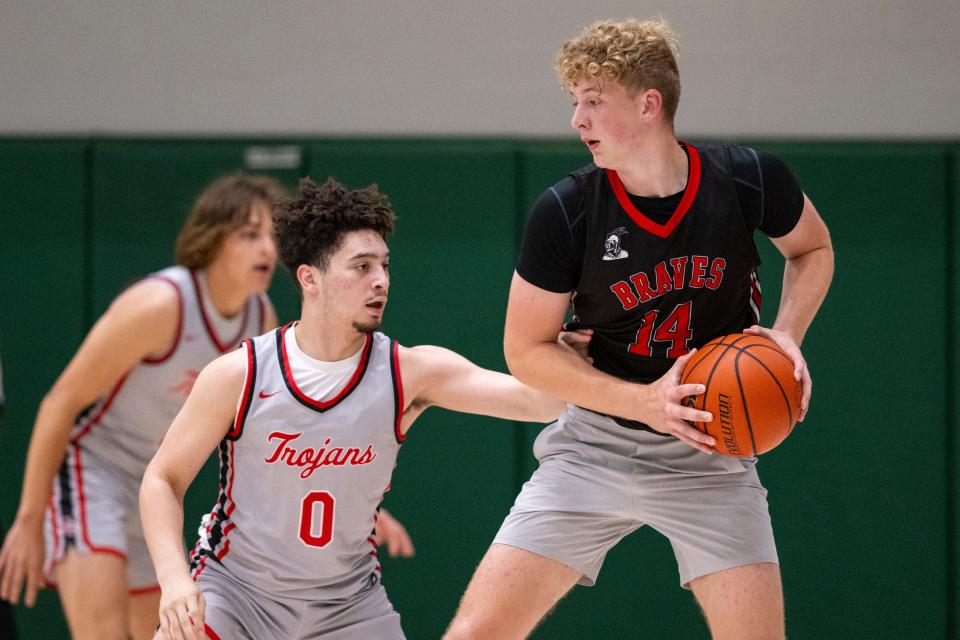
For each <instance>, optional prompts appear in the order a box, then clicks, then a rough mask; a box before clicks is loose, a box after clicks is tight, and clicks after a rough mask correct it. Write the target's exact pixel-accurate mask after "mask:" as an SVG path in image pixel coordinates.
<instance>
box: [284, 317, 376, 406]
mask: <svg viewBox="0 0 960 640" xmlns="http://www.w3.org/2000/svg"><path fill="white" fill-rule="evenodd" d="M293 325H294V323H293V322H290V323H288V324H285V325H283V326H282V327H280V328H279V329H277V331H276V334H277V358H278V359H279V360H280V372H281V374H282V375H283V382H284V384H286V385H287V389H288V390H289V391H290V395H292V396H293V397H294V399H296V401H297V402H299V403H300V404H302V405H303V406H305V407H307V408H308V409H313V410H314V411H319V412H320V413H323V412H324V411H328V410H330V409H332V408H333V407H335V406H337V405H338V404H340V402H342V401H343V400H344V399H345V398H346V397H347V396H349V395H350V394H351V393H352V392H353V390H354V389H356V388H357V385H358V384H360V380H362V379H363V374H364V373H366V372H367V365H368V364H369V363H370V352H371V351H372V349H373V336H371V335H367V338H366V342H364V344H363V353H362V354H361V355H360V363H359V364H358V365H357V370H356V371H354V372H353V376H352V377H351V378H350V380H349V381H347V384H346V385H345V386H344V387H343V389H341V390H340V393H338V394H337V395H336V396H334V397H333V398H331V399H330V400H326V401H321V400H315V399H314V398H311V397H310V396H308V395H307V394H305V393H304V392H303V391H301V390H300V387H298V386H297V381H296V380H294V379H293V373H291V371H290V360H289V359H288V358H287V345H286V343H285V341H284V335H285V334H286V332H287V329H289V328H290V327H292V326H293Z"/></svg>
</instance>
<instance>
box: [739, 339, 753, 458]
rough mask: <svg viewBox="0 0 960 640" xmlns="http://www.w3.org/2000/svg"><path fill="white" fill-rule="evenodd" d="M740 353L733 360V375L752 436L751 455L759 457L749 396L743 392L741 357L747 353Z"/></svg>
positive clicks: (740, 351)
mask: <svg viewBox="0 0 960 640" xmlns="http://www.w3.org/2000/svg"><path fill="white" fill-rule="evenodd" d="M738 351H739V353H738V354H737V357H736V358H734V360H733V373H734V375H736V376H737V388H738V389H740V400H741V401H743V417H744V418H746V419H747V433H749V434H750V446H751V447H753V453H751V454H750V455H752V456H755V455H757V441H756V439H754V437H753V423H752V422H751V421H750V408H749V407H748V406H747V394H745V393H744V392H743V382H742V381H741V380H740V356H742V355H743V354H744V353H746V351H744V350H743V349H738Z"/></svg>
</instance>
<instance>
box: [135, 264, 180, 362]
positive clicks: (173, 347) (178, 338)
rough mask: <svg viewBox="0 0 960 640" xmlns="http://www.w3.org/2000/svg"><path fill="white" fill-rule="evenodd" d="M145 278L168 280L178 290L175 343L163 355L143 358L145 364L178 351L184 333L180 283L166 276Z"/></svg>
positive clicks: (147, 278) (162, 359) (165, 358)
mask: <svg viewBox="0 0 960 640" xmlns="http://www.w3.org/2000/svg"><path fill="white" fill-rule="evenodd" d="M145 280H160V281H161V282H166V283H167V284H169V285H170V286H171V287H173V290H174V291H176V292H177V305H178V306H177V333H176V334H174V336H173V344H171V345H170V348H169V349H167V352H166V353H164V354H163V355H160V356H154V357H148V358H144V359H143V362H144V363H145V364H160V363H161V362H165V361H166V360H167V359H168V358H170V356H172V355H173V354H174V353H176V351H177V347H179V346H180V335H181V334H182V333H183V292H182V291H180V285H178V284H177V283H176V282H174V281H173V280H171V279H170V278H168V277H166V276H156V275H154V276H147V277H146V278H145Z"/></svg>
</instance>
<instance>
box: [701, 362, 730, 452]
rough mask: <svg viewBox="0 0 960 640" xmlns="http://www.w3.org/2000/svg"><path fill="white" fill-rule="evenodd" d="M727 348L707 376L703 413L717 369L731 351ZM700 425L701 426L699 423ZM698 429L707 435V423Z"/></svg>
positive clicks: (704, 384) (704, 388)
mask: <svg viewBox="0 0 960 640" xmlns="http://www.w3.org/2000/svg"><path fill="white" fill-rule="evenodd" d="M718 346H722V345H718ZM726 347H727V348H726V349H724V350H723V353H721V354H720V355H719V356H717V359H716V360H714V361H713V369H711V370H710V375H708V376H707V380H706V381H705V382H704V383H703V409H702V410H703V411H706V410H707V394H709V393H710V382H711V381H712V380H713V374H714V373H716V371H717V367H719V366H720V361H721V360H723V358H724V357H725V356H726V355H727V351H729V350H730V346H729V345H726ZM698 424H699V421H698ZM697 429H698V430H700V431H702V432H703V433H707V423H706V422H704V423H703V429H700V427H697ZM708 435H709V434H708ZM714 448H716V447H714Z"/></svg>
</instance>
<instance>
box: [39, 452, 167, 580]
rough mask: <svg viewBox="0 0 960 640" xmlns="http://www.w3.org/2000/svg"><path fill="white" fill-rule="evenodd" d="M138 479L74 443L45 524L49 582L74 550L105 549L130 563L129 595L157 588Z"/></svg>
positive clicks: (61, 472)
mask: <svg viewBox="0 0 960 640" xmlns="http://www.w3.org/2000/svg"><path fill="white" fill-rule="evenodd" d="M140 480H141V479H140V478H131V477H130V476H129V474H127V473H124V472H122V471H120V470H119V469H117V468H116V467H115V466H113V465H111V464H110V463H109V462H107V461H105V460H103V459H102V458H100V457H98V456H96V455H95V454H93V453H91V452H90V451H88V450H86V449H84V448H83V446H82V445H78V444H74V443H71V444H70V445H68V446H67V454H66V457H65V458H64V460H63V464H62V465H61V467H60V471H59V472H58V473H57V476H56V478H54V482H53V491H52V492H51V495H50V502H49V504H48V505H47V512H46V518H45V522H44V534H45V538H46V565H45V567H44V570H45V577H46V580H47V582H48V586H56V566H57V563H59V562H60V560H62V559H63V557H64V556H65V555H66V554H67V552H68V551H69V550H70V549H74V550H75V551H76V552H78V553H106V554H112V555H115V556H117V557H119V558H122V559H123V560H124V561H125V562H126V563H127V581H128V586H129V589H130V593H132V594H137V593H143V592H148V591H155V590H157V589H159V588H160V587H159V585H158V584H157V577H156V574H155V573H154V570H153V562H152V561H151V560H150V553H149V552H148V550H147V543H146V540H145V539H144V536H143V527H142V526H141V524H140V509H139V507H138V493H139V491H140Z"/></svg>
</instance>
